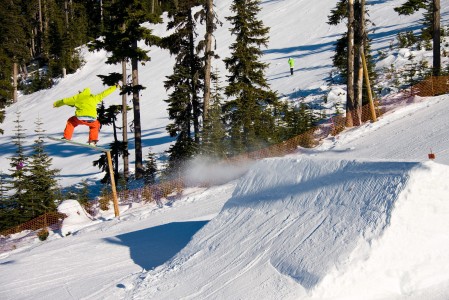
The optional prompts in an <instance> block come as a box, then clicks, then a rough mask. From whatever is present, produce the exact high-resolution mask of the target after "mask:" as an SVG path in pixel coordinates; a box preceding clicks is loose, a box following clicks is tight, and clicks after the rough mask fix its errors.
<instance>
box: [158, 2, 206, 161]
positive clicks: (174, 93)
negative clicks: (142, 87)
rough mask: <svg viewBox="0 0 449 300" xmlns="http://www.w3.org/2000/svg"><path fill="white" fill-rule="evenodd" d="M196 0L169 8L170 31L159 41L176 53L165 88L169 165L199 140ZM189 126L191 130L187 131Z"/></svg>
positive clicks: (188, 152)
mask: <svg viewBox="0 0 449 300" xmlns="http://www.w3.org/2000/svg"><path fill="white" fill-rule="evenodd" d="M196 4H198V1H197V0H189V1H182V2H179V3H178V6H177V7H176V9H175V10H174V11H171V12H169V17H171V18H172V19H171V20H170V21H169V22H168V25H167V29H168V30H172V29H174V30H175V31H174V33H173V34H171V35H170V36H168V37H166V38H164V39H162V41H161V45H162V46H163V47H165V48H167V49H169V50H170V53H171V54H173V55H176V63H175V65H174V67H173V74H172V75H170V76H168V77H167V80H166V81H165V84H164V86H165V88H166V89H167V90H171V93H170V95H169V98H168V99H167V100H165V101H166V102H167V103H168V114H169V119H170V120H173V123H171V124H169V125H168V126H167V131H168V132H169V134H170V136H172V137H176V143H175V145H173V146H172V147H170V149H169V150H168V153H169V154H170V161H171V166H174V164H176V165H179V164H180V163H181V161H182V160H187V159H189V158H190V157H192V156H193V154H194V153H195V152H196V149H197V147H198V144H199V141H200V140H199V133H200V117H201V105H200V95H199V93H200V91H201V89H202V87H203V83H202V77H203V76H202V63H201V59H200V58H199V56H198V54H197V53H196V52H195V38H196V36H197V33H196V22H195V20H194V17H193V13H192V6H193V5H196ZM192 127H193V133H192V132H191V130H192Z"/></svg>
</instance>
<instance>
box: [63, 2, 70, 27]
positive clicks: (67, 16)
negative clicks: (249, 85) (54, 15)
mask: <svg viewBox="0 0 449 300" xmlns="http://www.w3.org/2000/svg"><path fill="white" fill-rule="evenodd" d="M64 12H65V28H66V29H68V28H69V7H68V4H67V0H65V1H64Z"/></svg>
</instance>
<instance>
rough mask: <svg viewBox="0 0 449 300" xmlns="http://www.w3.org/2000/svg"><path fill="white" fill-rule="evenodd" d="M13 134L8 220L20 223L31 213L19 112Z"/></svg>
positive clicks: (15, 223)
mask: <svg viewBox="0 0 449 300" xmlns="http://www.w3.org/2000/svg"><path fill="white" fill-rule="evenodd" d="M16 116H17V118H16V120H15V121H14V122H15V123H16V125H15V130H14V131H15V134H14V136H13V137H12V140H13V144H14V145H15V146H16V147H17V148H16V153H15V155H14V156H13V157H11V158H10V160H11V162H10V166H11V169H10V172H11V173H10V176H11V190H12V195H11V201H10V207H9V211H10V214H9V216H8V217H9V222H10V224H11V226H12V225H17V224H21V223H23V222H25V221H28V220H29V219H30V216H31V214H29V212H28V207H27V203H28V199H27V196H28V195H29V194H28V193H27V191H28V187H29V181H28V180H27V179H28V178H27V174H28V172H29V171H28V157H27V156H26V154H25V149H24V145H23V143H24V140H25V137H26V136H25V129H24V128H23V127H22V123H23V120H21V119H20V112H17V113H16Z"/></svg>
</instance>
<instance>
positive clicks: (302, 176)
mask: <svg viewBox="0 0 449 300" xmlns="http://www.w3.org/2000/svg"><path fill="white" fill-rule="evenodd" d="M448 171H449V167H448V166H443V165H438V164H435V163H432V162H430V163H418V162H391V161H381V162H378V161H350V160H336V159H334V160H332V159H319V158H315V157H305V156H302V157H294V158H283V159H265V160H263V161H260V162H258V163H257V164H256V165H255V166H254V167H253V168H251V170H250V171H249V172H248V173H247V174H246V175H245V176H244V177H243V178H242V179H241V180H240V182H239V184H238V185H237V188H236V189H235V191H234V194H233V197H232V198H231V199H230V200H229V201H228V202H227V203H226V205H225V206H224V208H223V210H222V211H221V212H220V214H219V215H218V216H217V217H215V218H214V219H212V220H211V221H210V222H209V223H208V224H207V225H206V226H204V227H203V229H201V230H200V231H199V232H198V233H197V234H196V235H195V236H194V238H193V239H192V241H191V242H190V243H189V244H188V245H187V247H186V248H184V249H183V250H182V251H181V252H179V253H178V255H177V256H176V257H175V258H174V259H173V260H171V261H170V262H168V263H166V264H164V265H162V266H160V267H158V268H156V269H154V270H151V271H149V272H148V274H147V275H146V276H145V277H144V278H143V279H140V282H139V283H137V284H138V286H137V287H136V288H135V290H134V291H133V292H132V293H130V294H128V296H130V297H132V298H133V299H153V298H157V299H225V298H226V299H295V298H296V299H297V298H298V297H301V299H304V298H316V299H323V298H331V299H335V298H338V297H341V298H342V299H343V298H344V299H348V297H353V299H368V298H369V299H378V298H389V299H391V298H392V297H394V296H401V295H402V296H404V295H406V296H412V295H414V294H416V293H417V292H419V291H423V290H425V288H427V287H428V285H429V284H431V283H432V284H434V283H435V282H446V283H448V282H449V275H446V274H449V273H448V271H449V266H448V263H447V262H448V261H449V254H448V253H449V238H448V237H447V234H446V232H445V229H446V228H448V226H449V218H447V213H448V212H449V202H448V201H446V199H443V196H442V195H447V194H448V191H449V188H448V183H447V175H446V174H448ZM428 233H431V234H428ZM206 266H207V267H206ZM435 269H438V270H441V273H440V272H438V274H432V272H433V270H435ZM442 274H444V275H443V277H441V276H442ZM179 278H183V280H182V281H180V280H179ZM447 296H449V294H448V295H446V297H447Z"/></svg>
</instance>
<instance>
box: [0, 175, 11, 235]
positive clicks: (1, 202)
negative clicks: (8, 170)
mask: <svg viewBox="0 0 449 300" xmlns="http://www.w3.org/2000/svg"><path fill="white" fill-rule="evenodd" d="M8 191H9V188H8V182H7V179H6V174H4V173H3V172H1V171H0V231H2V230H4V229H7V228H9V227H10V226H11V225H10V220H9V215H10V208H11V203H10V198H9V195H8Z"/></svg>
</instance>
